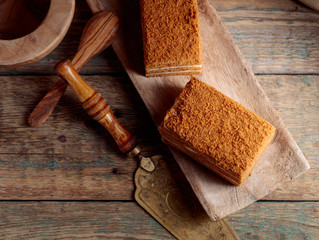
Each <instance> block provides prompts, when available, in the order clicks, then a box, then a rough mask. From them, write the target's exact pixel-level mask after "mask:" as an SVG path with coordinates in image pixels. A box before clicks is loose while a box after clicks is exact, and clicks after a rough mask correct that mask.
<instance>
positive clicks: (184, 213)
mask: <svg viewBox="0 0 319 240" xmlns="http://www.w3.org/2000/svg"><path fill="white" fill-rule="evenodd" d="M150 159H151V161H152V162H153V164H154V166H155V169H154V170H153V171H151V172H149V171H147V170H145V169H143V168H142V167H139V168H138V169H137V171H136V173H135V185H136V191H135V199H136V201H137V202H138V203H139V204H140V205H141V206H142V207H143V208H144V209H145V210H146V211H147V212H148V213H149V214H150V215H152V216H153V217H154V218H155V219H156V220H157V221H158V222H159V223H160V224H162V225H163V226H164V227H165V228H166V229H167V230H168V231H169V232H170V233H171V234H173V235H174V236H175V237H176V238H177V239H184V240H191V239H197V240H204V239H207V240H208V239H224V240H228V239H239V238H238V237H237V235H236V233H235V232H234V230H233V229H232V227H231V226H230V224H229V223H228V221H227V220H226V219H221V220H218V221H212V220H211V219H210V218H209V217H208V215H207V214H206V212H205V211H204V209H203V208H202V206H201V204H200V203H199V201H198V199H197V198H196V196H195V194H194V193H193V191H192V189H191V187H190V186H189V184H188V183H187V181H186V179H185V177H184V175H183V174H182V172H181V170H180V169H176V168H178V166H177V164H176V166H174V168H175V170H173V169H172V165H174V162H173V161H170V162H169V164H168V157H167V156H165V159H164V157H163V156H161V155H156V156H153V157H150ZM173 172H174V177H173V174H172V173H173ZM178 173H180V174H178Z"/></svg>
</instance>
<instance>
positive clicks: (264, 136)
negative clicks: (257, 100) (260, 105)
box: [159, 77, 276, 186]
mask: <svg viewBox="0 0 319 240" xmlns="http://www.w3.org/2000/svg"><path fill="white" fill-rule="evenodd" d="M159 131H160V133H161V135H162V139H163V141H164V142H166V143H167V144H170V145H172V146H173V147H175V148H177V149H179V150H180V151H182V152H184V153H186V154H187V155H189V156H191V157H192V158H193V159H195V160H196V161H198V162H199V163H200V164H202V165H204V166H205V167H207V168H209V169H210V170H212V171H213V172H215V173H217V174H218V175H220V176H221V177H223V178H224V179H226V180H228V181H229V182H231V183H233V184H235V185H238V186H239V185H241V184H242V183H244V182H245V181H246V180H247V178H248V176H249V175H250V174H251V172H252V170H253V168H254V167H255V165H256V164H257V162H258V161H259V159H260V158H261V156H262V154H263V153H264V152H265V150H266V148H267V146H268V145H269V143H270V142H271V140H272V138H273V137H274V135H275V131H276V129H275V127H274V126H273V125H271V124H270V123H269V122H267V121H266V120H264V119H262V118H261V117H259V116H258V115H256V114H255V113H253V112H252V111H250V110H248V109H246V108H245V107H243V106H242V105H241V104H239V103H237V102H235V101H234V100H232V99H231V98H229V97H227V96H225V95H224V94H222V93H221V92H219V91H217V90H216V89H215V88H213V87H211V86H209V85H208V84H206V83H204V82H202V81H200V80H199V79H197V78H195V77H192V78H191V80H190V81H189V82H188V83H187V84H186V87H185V88H184V89H183V91H182V93H181V94H180V96H179V97H178V98H177V99H176V100H175V103H174V105H173V106H172V108H171V109H170V110H169V111H168V112H167V114H166V116H165V118H164V121H163V122H162V124H161V125H160V126H159Z"/></svg>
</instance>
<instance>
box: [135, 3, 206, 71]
mask: <svg viewBox="0 0 319 240" xmlns="http://www.w3.org/2000/svg"><path fill="white" fill-rule="evenodd" d="M140 8H141V24H142V34H143V49H144V65H145V76H146V77H153V76H166V75H193V74H199V73H200V72H201V69H202V51H201V43H200V33H199V24H198V10H197V1H196V0H178V1H177V0H156V1H154V0H140Z"/></svg>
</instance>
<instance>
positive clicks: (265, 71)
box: [0, 0, 319, 239]
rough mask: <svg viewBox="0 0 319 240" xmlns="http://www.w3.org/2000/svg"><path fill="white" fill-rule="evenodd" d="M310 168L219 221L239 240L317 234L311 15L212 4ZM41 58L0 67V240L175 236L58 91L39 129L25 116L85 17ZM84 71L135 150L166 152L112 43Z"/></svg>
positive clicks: (291, 8)
mask: <svg viewBox="0 0 319 240" xmlns="http://www.w3.org/2000/svg"><path fill="white" fill-rule="evenodd" d="M211 3H212V4H213V5H214V6H215V8H216V9H217V10H218V11H219V14H220V15H221V16H222V18H223V20H224V21H225V23H226V25H227V27H228V29H229V31H230V32H231V33H232V35H233V37H234V38H235V40H236V41H237V43H238V45H239V47H240V49H241V51H242V52H243V54H244V56H245V57H246V59H247V61H248V62H249V63H250V64H251V66H252V68H253V70H254V72H255V74H256V75H257V77H258V79H259V81H260V82H261V84H262V86H263V88H264V90H265V91H266V93H267V94H268V96H269V98H270V99H271V101H272V103H273V104H274V106H275V108H276V109H277V111H278V112H279V114H280V116H281V117H282V119H283V121H284V122H285V124H286V126H287V127H288V129H289V130H290V132H291V133H292V135H293V137H294V138H295V140H296V142H297V143H298V145H299V146H300V148H301V150H302V151H303V153H304V155H305V156H306V158H307V159H308V161H309V163H310V165H311V169H310V170H309V171H308V172H306V173H305V174H304V175H302V176H301V177H299V178H297V179H295V180H294V181H293V182H291V183H289V184H287V185H286V186H283V187H281V188H280V189H278V190H276V191H275V192H273V193H271V194H270V195H268V196H267V197H266V198H265V199H263V200H262V201H259V202H257V203H255V204H252V205H250V206H249V207H247V208H245V209H244V210H242V211H240V212H238V213H236V214H233V215H231V216H229V217H228V220H229V221H230V223H231V225H232V226H233V228H234V229H235V231H236V232H237V234H238V235H239V237H240V238H241V239H319V202H318V200H319V177H318V170H319V149H318V148H319V14H318V12H315V11H313V10H311V9H309V8H307V7H306V6H304V5H302V4H300V3H299V2H297V1H293V0H283V1H277V0H271V1H264V0H228V1H224V0H211ZM77 4H78V6H77V9H76V15H75V18H74V20H73V23H72V25H71V28H70V30H69V32H68V34H67V36H66V38H65V39H64V41H63V42H62V43H61V44H60V46H59V47H58V48H57V49H55V50H54V51H53V52H52V53H51V54H50V55H49V56H47V57H45V58H44V59H42V60H41V61H39V62H37V63H34V64H31V65H27V66H23V67H18V68H15V69H9V70H8V69H1V71H0V75H1V77H0V199H1V201H0V239H26V238H35V239H37V238H38V239H50V238H53V239H55V238H77V239H78V238H107V239H174V237H172V236H171V235H170V234H169V233H168V232H167V231H166V230H165V229H164V228H163V227H161V225H159V224H158V223H157V222H156V221H155V220H154V219H153V218H152V217H150V216H149V215H148V214H147V213H146V212H145V211H144V210H143V209H142V208H141V207H139V206H138V205H137V204H136V202H135V201H134V200H133V191H134V185H133V181H132V180H133V175H134V171H135V170H136V168H137V164H136V162H135V161H133V160H131V159H128V158H126V157H125V156H123V155H122V154H121V153H120V152H119V151H118V150H117V147H116V145H115V143H114V142H113V140H112V139H111V137H110V136H109V135H108V134H107V133H106V132H105V131H104V129H103V128H102V127H101V126H99V125H98V123H95V122H94V121H93V120H91V119H90V118H89V117H88V116H87V114H86V113H85V112H84V110H83V109H82V108H81V106H80V103H79V102H78V100H77V99H76V97H75V95H74V94H73V93H72V92H71V90H68V91H67V92H66V94H65V95H64V96H63V98H62V100H61V102H60V103H59V105H58V107H57V108H56V109H55V111H54V113H53V115H52V116H51V117H50V118H49V119H48V120H47V122H45V123H44V124H43V125H41V126H40V127H37V128H30V127H28V125H27V118H28V116H29V114H30V112H31V111H32V109H33V108H34V107H35V105H36V104H37V102H38V101H39V100H40V99H41V97H42V96H43V95H44V94H45V93H46V92H47V91H48V90H49V89H50V87H51V86H52V85H53V84H54V82H55V81H56V79H57V77H56V76H55V75H54V73H53V66H54V65H55V63H56V62H57V61H59V60H60V59H63V58H70V57H71V56H73V55H74V54H75V52H76V48H77V44H78V42H79V38H80V35H81V32H82V29H83V27H84V25H85V23H86V21H87V20H88V19H89V17H90V16H91V13H90V11H89V9H88V7H87V6H86V4H85V2H84V0H79V1H78V2H77ZM81 73H82V74H83V75H84V78H85V79H86V80H87V81H88V82H89V83H90V84H91V85H92V86H93V87H94V88H95V89H97V90H99V92H100V93H101V94H102V95H103V96H104V97H105V98H106V99H107V101H108V102H109V104H110V105H111V106H112V109H113V110H114V112H115V113H116V116H117V117H118V118H119V120H120V122H121V123H122V124H123V125H125V126H126V127H127V128H128V129H129V130H130V131H131V132H132V133H134V134H136V135H137V138H138V139H139V142H140V143H141V145H142V146H143V147H144V152H145V154H153V153H158V152H161V151H164V152H165V151H167V149H166V147H165V146H164V145H163V144H162V143H161V141H160V137H159V135H158V132H157V130H156V127H155V125H154V124H153V122H152V120H151V118H150V116H149V115H148V113H147V110H146V108H145V107H144V105H143V102H142V101H141V99H140V97H139V96H138V94H137V92H136V90H135V89H134V87H133V85H132V84H131V82H130V79H129V78H128V76H127V75H126V73H125V71H124V70H123V68H122V66H121V64H120V62H119V61H118V60H117V58H116V56H115V54H114V52H113V50H112V49H111V48H109V49H107V50H106V51H105V52H104V53H103V54H101V55H100V56H98V57H96V58H95V59H93V60H92V61H91V62H89V63H88V64H87V65H86V66H85V67H84V68H83V70H82V71H81Z"/></svg>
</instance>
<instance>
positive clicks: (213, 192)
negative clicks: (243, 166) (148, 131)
mask: <svg viewBox="0 0 319 240" xmlns="http://www.w3.org/2000/svg"><path fill="white" fill-rule="evenodd" d="M87 2H88V3H89V5H90V7H91V9H92V11H93V12H97V11H98V10H100V9H105V10H111V11H114V12H115V13H116V14H117V15H118V16H119V18H120V31H119V34H118V37H117V39H116V40H115V42H114V44H113V48H114V51H115V52H116V54H117V56H118V57H119V59H120V61H121V62H122V64H123V66H124V68H125V70H126V72H127V73H128V75H129V77H130V78H131V80H132V82H133V84H134V85H135V87H136V89H137V91H138V92H139V94H140V96H141V97H142V99H143V101H144V103H145V105H146V106H147V108H148V110H149V112H150V114H151V116H152V118H153V120H154V121H155V123H156V124H157V125H158V124H160V122H161V121H162V120H163V118H164V115H165V113H166V111H167V110H168V109H169V108H170V107H171V105H172V104H173V102H174V100H175V98H176V97H177V96H178V94H179V93H180V92H181V90H182V89H183V87H184V86H185V84H186V83H187V81H188V80H189V79H190V77H188V76H180V77H162V78H160V77H154V78H145V77H144V66H143V50H142V40H141V35H142V34H141V27H140V13H139V3H138V0H132V1H118V0H87ZM198 7H199V21H200V29H201V37H202V45H203V60H204V63H203V73H202V74H201V75H200V76H198V77H199V78H200V79H201V80H203V81H205V82H207V83H208V84H210V85H212V86H214V87H215V88H216V89H218V90H220V91H221V92H223V93H224V94H226V95H227V96H229V97H231V98H233V99H234V100H236V101H237V102H239V103H241V104H242V105H244V106H245V107H247V108H248V109H250V110H252V111H253V112H255V113H257V114H258V115H260V116H261V117H263V118H264V119H266V120H267V121H269V122H270V123H272V124H273V125H274V126H275V127H276V128H277V133H276V136H275V138H274V140H273V142H272V143H271V144H270V146H269V147H268V149H267V150H266V152H265V154H264V155H263V157H262V158H261V160H260V161H259V163H258V164H257V166H256V167H255V169H254V171H253V173H252V176H251V177H249V179H248V180H247V182H246V183H245V184H244V185H243V186H241V187H236V186H233V185H231V184H230V183H228V182H226V181H225V180H223V179H221V178H220V177H219V176H217V175H215V174H214V173H212V172H210V171H209V170H207V169H205V168H204V167H202V166H200V165H198V164H197V163H196V162H195V161H193V160H192V159H190V158H188V157H187V156H185V155H184V154H182V153H181V152H179V151H177V150H175V149H173V148H171V151H172V153H173V155H174V157H175V159H176V161H177V162H178V164H179V165H180V167H181V169H182V171H183V172H184V174H185V175H186V177H187V179H188V181H189V183H190V185H191V186H192V188H193V190H194V192H195V194H196V195H197V197H198V199H199V200H200V202H201V204H202V205H203V207H204V209H205V210H206V212H207V214H208V215H209V217H210V218H211V219H213V220H217V219H220V218H223V217H225V216H227V215H229V214H232V213H234V212H236V211H238V210H240V209H242V208H244V207H246V206H248V205H249V204H251V203H253V202H255V201H256V200H258V199H260V198H262V197H264V196H265V195H267V194H269V193H270V192H271V191H273V190H274V189H276V188H277V187H278V186H280V185H282V184H284V183H286V182H288V181H290V180H292V179H293V178H296V177H297V176H299V175H300V174H302V173H303V172H305V171H306V170H307V169H309V164H308V162H307V160H306V159H305V157H304V156H303V154H302V152H301V151H300V149H299V147H298V146H297V144H296V142H295V141H294V140H293V138H292V137H291V135H290V133H289V132H288V130H287V128H286V127H285V125H284V123H283V122H282V120H281V119H280V117H279V115H278V113H277V112H276V111H275V109H274V108H273V106H272V105H271V103H270V101H269V99H268V97H267V96H266V95H265V93H264V91H263V90H262V88H261V86H260V84H259V82H258V81H257V80H256V78H255V76H254V74H253V72H252V70H251V68H250V67H249V66H248V65H247V63H246V61H245V60H244V58H243V56H242V54H241V52H240V50H239V48H238V47H237V45H236V43H235V41H234V39H233V38H232V36H231V34H230V33H229V32H228V31H227V29H226V27H225V25H224V24H223V22H222V21H221V19H220V17H219V16H218V14H217V12H216V10H215V9H214V8H213V7H212V6H210V5H209V3H208V1H207V0H199V1H198ZM141 127H142V126H141Z"/></svg>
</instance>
